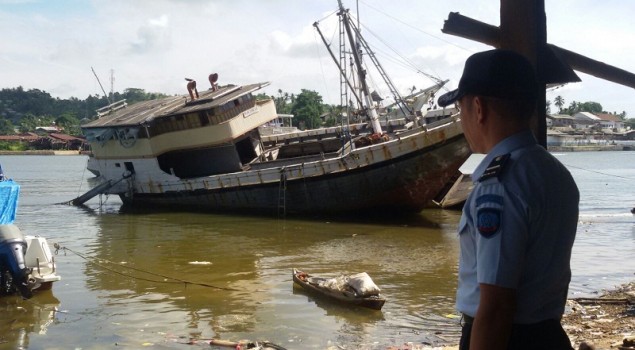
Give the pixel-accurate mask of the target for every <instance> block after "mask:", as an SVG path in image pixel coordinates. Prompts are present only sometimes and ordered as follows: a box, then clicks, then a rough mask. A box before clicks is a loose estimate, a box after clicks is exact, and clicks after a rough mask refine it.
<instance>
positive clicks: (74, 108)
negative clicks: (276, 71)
mask: <svg viewBox="0 0 635 350" xmlns="http://www.w3.org/2000/svg"><path fill="white" fill-rule="evenodd" d="M166 96H167V95H165V94H161V93H149V92H146V91H145V90H143V89H136V88H128V89H125V90H124V92H123V93H119V92H115V93H112V94H111V96H109V97H108V98H106V97H105V96H97V95H95V96H93V95H89V96H88V97H87V98H86V99H84V100H80V99H78V98H75V97H71V98H69V99H60V98H54V97H52V96H51V95H50V94H49V93H47V92H45V91H42V90H39V89H30V90H24V88H22V87H21V86H18V87H17V88H8V89H7V88H5V89H2V90H0V135H12V134H16V133H26V132H35V130H36V128H37V127H43V126H52V125H55V126H57V127H59V128H61V129H63V132H64V133H66V134H69V135H74V136H81V129H80V125H81V124H82V123H85V122H87V121H89V120H92V119H94V118H95V117H96V113H95V110H97V109H98V108H101V107H104V106H106V105H108V104H109V103H110V102H114V101H120V100H123V99H125V100H126V102H127V103H128V105H130V104H133V103H135V102H139V101H145V100H151V99H156V98H161V97H166ZM256 97H257V98H261V99H272V100H273V101H274V102H275V105H276V109H277V111H278V113H280V114H293V115H294V118H293V124H294V126H297V127H299V128H301V129H307V128H316V127H320V126H333V125H336V124H337V123H339V122H340V120H339V116H340V115H341V107H339V106H334V105H329V104H325V103H324V102H323V100H322V96H321V95H320V94H319V93H317V92H316V91H311V90H307V89H302V90H301V92H300V93H299V94H297V95H296V94H293V93H291V94H290V93H288V92H284V91H282V90H278V94H277V95H273V96H268V95H266V94H260V95H257V96H256ZM554 105H555V107H557V108H558V112H559V113H561V114H568V115H573V114H575V113H577V112H592V113H608V112H606V111H603V108H602V105H601V104H600V103H597V102H593V101H588V102H576V101H573V102H571V103H570V104H569V106H568V107H566V108H565V107H564V106H565V100H564V99H563V98H562V97H561V96H558V97H556V99H555V101H554ZM547 106H548V108H550V106H551V101H548V103H547ZM548 112H550V111H548ZM613 114H616V115H619V116H620V118H621V119H622V120H624V121H625V122H626V124H627V125H631V127H632V128H633V127H635V125H633V124H635V119H628V120H627V119H626V112H622V113H621V114H617V113H613Z"/></svg>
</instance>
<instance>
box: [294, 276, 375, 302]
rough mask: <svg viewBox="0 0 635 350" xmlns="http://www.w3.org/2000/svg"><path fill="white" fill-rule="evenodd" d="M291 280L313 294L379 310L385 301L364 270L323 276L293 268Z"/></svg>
mask: <svg viewBox="0 0 635 350" xmlns="http://www.w3.org/2000/svg"><path fill="white" fill-rule="evenodd" d="M293 282H295V283H297V284H298V285H300V286H301V287H302V288H304V289H305V290H307V291H309V292H312V293H313V294H317V295H320V296H323V297H325V298H329V299H334V300H337V301H339V302H341V303H344V304H349V305H358V306H363V307H367V308H370V309H374V310H381V308H382V307H383V306H384V303H385V302H386V299H385V298H384V297H383V296H381V294H380V293H379V292H380V290H379V287H377V286H376V285H375V283H374V282H373V280H372V279H371V278H370V276H368V274H367V273H365V272H362V273H358V274H355V275H350V276H339V277H335V278H325V277H316V276H311V275H309V274H308V273H306V272H303V271H300V270H298V269H295V268H294V269H293Z"/></svg>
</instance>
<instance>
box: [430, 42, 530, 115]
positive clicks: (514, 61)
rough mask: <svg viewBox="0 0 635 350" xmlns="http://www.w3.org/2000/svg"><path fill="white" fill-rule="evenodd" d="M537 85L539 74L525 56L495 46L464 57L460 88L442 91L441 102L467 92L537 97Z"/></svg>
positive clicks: (450, 100)
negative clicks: (465, 58) (537, 75)
mask: <svg viewBox="0 0 635 350" xmlns="http://www.w3.org/2000/svg"><path fill="white" fill-rule="evenodd" d="M536 89H537V82H536V74H535V72H534V69H533V67H532V66H531V63H529V61H528V60H527V59H526V58H525V57H524V56H522V55H520V54H518V53H516V52H514V51H509V50H501V49H495V50H489V51H484V52H479V53H475V54H473V55H472V56H470V57H469V58H468V59H467V61H465V68H463V75H462V76H461V80H460V81H459V88H458V89H456V90H453V91H450V92H448V93H445V94H443V95H441V97H439V100H438V103H439V105H440V106H441V107H445V106H447V105H449V104H452V103H454V102H456V101H457V100H458V99H460V98H461V97H463V96H465V95H468V94H470V95H479V96H486V97H498V98H504V99H523V100H529V101H534V100H535V99H536V97H537V96H536V93H537V91H536Z"/></svg>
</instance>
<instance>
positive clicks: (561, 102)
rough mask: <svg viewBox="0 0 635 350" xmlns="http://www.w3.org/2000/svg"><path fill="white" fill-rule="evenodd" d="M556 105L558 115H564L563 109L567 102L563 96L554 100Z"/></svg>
mask: <svg viewBox="0 0 635 350" xmlns="http://www.w3.org/2000/svg"><path fill="white" fill-rule="evenodd" d="M553 102H554V104H555V105H556V107H558V113H562V107H564V103H565V100H564V98H562V96H556V98H555V99H554V101H553Z"/></svg>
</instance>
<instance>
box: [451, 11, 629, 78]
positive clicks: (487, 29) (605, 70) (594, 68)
mask: <svg viewBox="0 0 635 350" xmlns="http://www.w3.org/2000/svg"><path fill="white" fill-rule="evenodd" d="M441 31H442V32H443V33H446V34H450V35H455V36H460V37H462V38H465V39H469V40H474V41H478V42H480V43H483V44H486V45H490V46H493V47H498V48H500V47H501V42H500V39H499V38H500V28H499V27H496V26H493V25H490V24H487V23H483V22H480V21H477V20H474V19H471V18H469V17H466V16H463V15H461V14H459V13H457V12H451V13H450V15H449V16H448V19H447V21H446V22H445V25H444V26H443V29H442V30H441ZM547 48H548V49H549V50H550V51H551V52H552V53H553V54H555V55H556V56H557V57H559V58H561V59H562V60H563V61H564V62H566V63H567V64H568V65H569V66H570V67H571V68H572V69H574V70H576V71H578V72H582V73H586V74H589V75H593V76H595V77H597V78H600V79H604V80H608V81H611V82H614V83H617V84H620V85H624V86H628V87H631V88H634V89H635V74H633V73H631V72H628V71H626V70H623V69H620V68H617V67H614V66H611V65H608V64H606V63H603V62H600V61H596V60H594V59H592V58H589V57H586V56H583V55H581V54H578V53H575V52H573V51H569V50H567V49H563V48H561V47H558V46H556V45H553V44H549V43H547ZM548 63H552V64H556V62H553V61H551V62H548ZM546 78H547V79H549V78H550V77H546ZM574 81H580V80H573V77H570V80H564V81H563V80H556V81H552V82H549V81H547V83H566V82H574Z"/></svg>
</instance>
